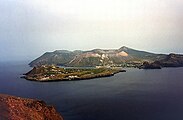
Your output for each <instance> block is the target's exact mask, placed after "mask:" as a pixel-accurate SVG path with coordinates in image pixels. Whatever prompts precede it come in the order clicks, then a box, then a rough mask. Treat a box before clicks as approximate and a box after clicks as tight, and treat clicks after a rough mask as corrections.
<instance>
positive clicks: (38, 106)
mask: <svg viewBox="0 0 183 120" xmlns="http://www.w3.org/2000/svg"><path fill="white" fill-rule="evenodd" d="M0 119H1V120H63V118H62V117H61V116H60V115H59V113H58V112H56V110H55V108H54V107H53V106H47V105H46V103H45V102H44V101H40V100H33V99H26V98H20V97H15V96H10V95H4V94H0Z"/></svg>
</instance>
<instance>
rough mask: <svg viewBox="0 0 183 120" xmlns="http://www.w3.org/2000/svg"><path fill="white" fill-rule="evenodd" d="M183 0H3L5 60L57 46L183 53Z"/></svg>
mask: <svg viewBox="0 0 183 120" xmlns="http://www.w3.org/2000/svg"><path fill="white" fill-rule="evenodd" d="M182 11H183V1H181V0H146V1H145V0H138V1H137V0H60V1H58V0H47V1H43V0H32V1H28V0H18V1H17V0H1V1H0V22H1V25H0V26H1V29H0V53H1V58H0V61H11V60H12V61H13V60H33V59H35V58H36V57H39V56H40V55H42V54H43V53H44V52H47V51H54V50H71V51H73V50H91V49H98V48H101V49H118V48H120V47H122V46H127V47H130V48H133V49H137V50H143V51H148V52H154V53H183V44H182V43H181V42H182V39H183V32H182V31H183V22H182V21H183V14H182Z"/></svg>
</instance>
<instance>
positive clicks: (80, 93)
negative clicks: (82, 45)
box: [0, 61, 183, 120]
mask: <svg viewBox="0 0 183 120" xmlns="http://www.w3.org/2000/svg"><path fill="white" fill-rule="evenodd" d="M28 63H29V62H28V61H23V62H1V63H0V93H2V94H9V95H15V96H20V97H25V98H34V99H40V100H44V101H45V102H46V103H47V104H49V105H53V106H54V107H55V108H56V109H57V111H58V112H59V113H60V114H61V115H62V116H63V117H64V120H183V68H182V67H180V68H163V69H157V70H142V69H136V68H126V70H127V72H121V73H118V74H115V75H114V76H112V77H104V78H96V79H90V80H80V81H59V82H35V81H28V80H25V79H23V78H20V77H21V76H22V74H23V73H26V72H28V71H29V70H31V67H29V66H28Z"/></svg>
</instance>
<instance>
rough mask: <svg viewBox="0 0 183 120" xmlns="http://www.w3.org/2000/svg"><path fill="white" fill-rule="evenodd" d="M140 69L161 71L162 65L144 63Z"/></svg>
mask: <svg viewBox="0 0 183 120" xmlns="http://www.w3.org/2000/svg"><path fill="white" fill-rule="evenodd" d="M139 68H140V69H161V65H160V63H159V62H157V61H156V62H153V63H149V62H147V61H146V62H144V63H143V65H142V66H140V67H139Z"/></svg>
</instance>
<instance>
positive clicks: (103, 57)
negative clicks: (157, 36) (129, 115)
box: [29, 46, 183, 67]
mask: <svg viewBox="0 0 183 120" xmlns="http://www.w3.org/2000/svg"><path fill="white" fill-rule="evenodd" d="M170 55H171V54H170ZM170 55H168V54H156V53H151V52H146V51H142V50H135V49H132V48H129V47H126V46H122V47H121V48H119V49H93V50H87V51H82V50H75V51H68V50H55V51H53V52H46V53H44V54H43V55H41V56H40V57H38V58H37V59H35V60H33V61H32V62H31V63H30V64H29V65H30V66H31V67H35V66H41V65H51V64H55V65H62V66H73V67H95V66H122V67H138V66H141V65H143V63H144V62H149V63H153V62H155V61H156V63H157V61H159V62H158V63H161V64H162V65H164V66H165V67H167V66H169V65H167V64H166V65H165V64H164V63H165V62H166V61H168V57H169V56H170ZM174 58H175V59H176V60H173V61H177V59H179V60H178V61H177V62H179V63H180V64H183V62H182V61H183V59H182V55H179V54H174ZM169 61H170V60H169ZM168 63H170V62H168ZM179 63H178V64H177V65H175V66H179ZM171 64H172V61H171ZM164 66H163V67H164ZM170 66H174V65H170Z"/></svg>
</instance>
